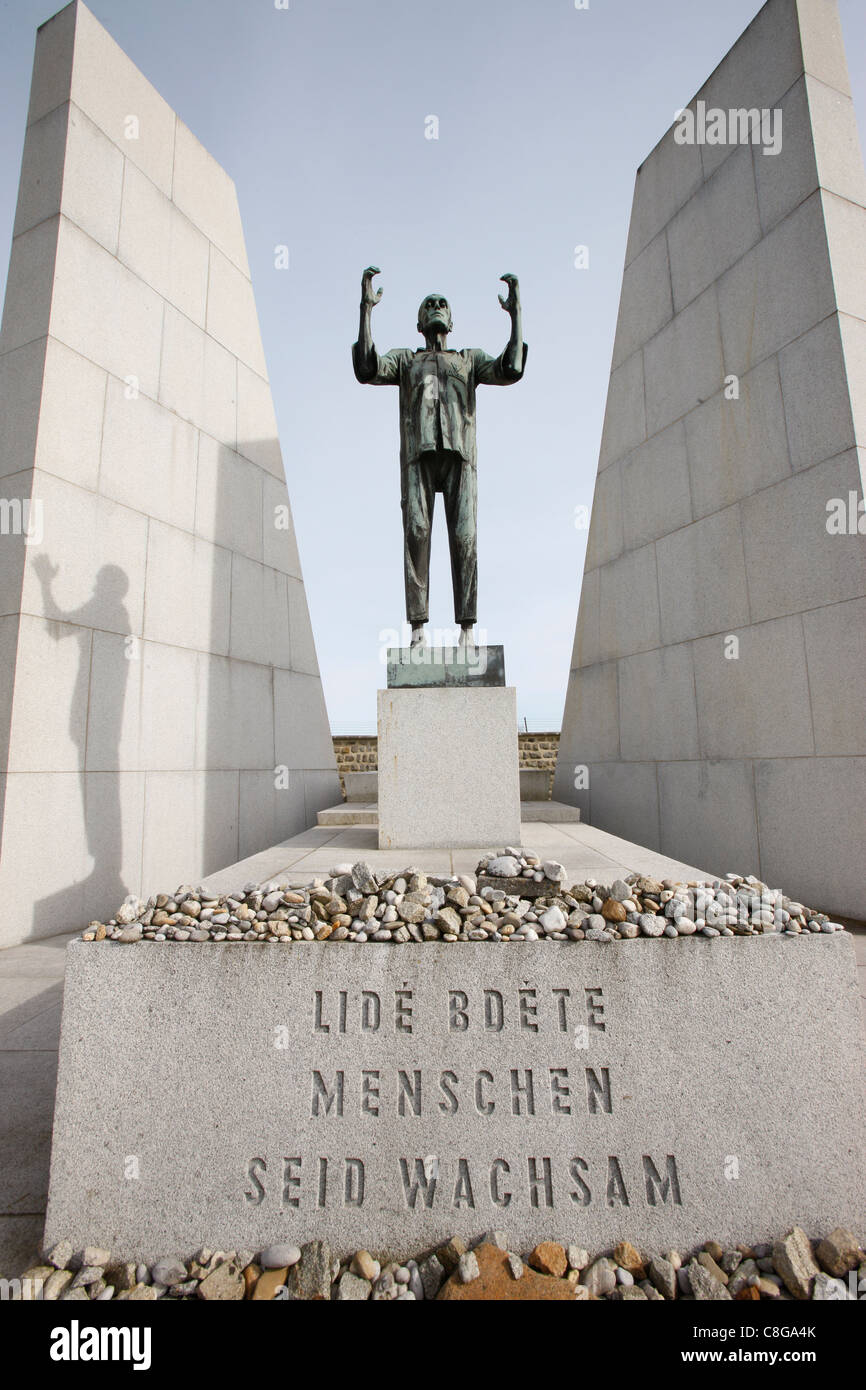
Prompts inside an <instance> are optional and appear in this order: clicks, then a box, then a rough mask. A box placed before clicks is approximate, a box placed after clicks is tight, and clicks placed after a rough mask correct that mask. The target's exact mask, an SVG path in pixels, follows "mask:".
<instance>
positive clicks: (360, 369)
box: [352, 265, 382, 381]
mask: <svg viewBox="0 0 866 1390" xmlns="http://www.w3.org/2000/svg"><path fill="white" fill-rule="evenodd" d="M378 274H379V267H378V266H377V265H368V266H367V269H366V270H365V271H364V273H363V275H362V276H361V318H360V323H359V325H358V341H357V343H356V344H355V346H354V348H353V349H352V362H353V364H354V367H355V375H356V376H357V377H358V380H359V381H364V380H366V381H369V380H370V378H371V377H372V376H374V375H375V372H376V353H375V349H374V347H373V331H372V327H371V323H370V318H371V315H372V313H373V310H374V309H375V307H376V305H377V304H378V303H379V300H380V299H381V298H382V291H381V289H377V290H374V289H373V276H374V275H378Z"/></svg>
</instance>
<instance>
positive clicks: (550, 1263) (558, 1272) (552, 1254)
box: [527, 1240, 568, 1279]
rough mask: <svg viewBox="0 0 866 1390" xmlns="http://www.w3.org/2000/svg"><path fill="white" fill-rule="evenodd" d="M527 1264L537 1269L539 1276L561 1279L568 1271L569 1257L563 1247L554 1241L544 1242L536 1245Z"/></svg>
mask: <svg viewBox="0 0 866 1390" xmlns="http://www.w3.org/2000/svg"><path fill="white" fill-rule="evenodd" d="M527 1264H529V1265H531V1266H532V1268H533V1269H537V1270H538V1272H539V1274H552V1275H553V1277H554V1278H555V1279H561V1278H562V1276H563V1274H564V1273H565V1271H566V1270H567V1269H568V1257H567V1256H566V1253H565V1250H564V1249H563V1247H562V1246H561V1245H557V1244H556V1242H555V1241H553V1240H543V1241H541V1242H540V1244H538V1245H536V1247H535V1249H534V1250H533V1251H532V1254H531V1255H530V1256H529V1259H528V1260H527Z"/></svg>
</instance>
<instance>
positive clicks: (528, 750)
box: [334, 731, 559, 796]
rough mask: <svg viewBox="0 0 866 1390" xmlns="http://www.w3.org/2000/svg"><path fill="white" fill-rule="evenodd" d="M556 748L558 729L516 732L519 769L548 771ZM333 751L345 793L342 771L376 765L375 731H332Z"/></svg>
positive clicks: (375, 767)
mask: <svg viewBox="0 0 866 1390" xmlns="http://www.w3.org/2000/svg"><path fill="white" fill-rule="evenodd" d="M558 748H559V734H558V732H550V731H548V732H546V733H537V734H536V733H532V734H530V733H520V732H518V735H517V751H518V758H519V764H520V769H521V771H524V772H549V773H550V774H551V777H552V775H553V771H554V769H555V767H556V753H557V749H558ZM334 754H335V756H336V759H337V771H338V773H339V774H340V785H341V788H342V791H343V795H344V796H345V784H344V783H343V774H344V773H346V772H376V771H378V767H379V752H378V739H377V737H376V735H375V734H335V736H334Z"/></svg>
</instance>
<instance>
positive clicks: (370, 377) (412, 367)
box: [352, 343, 528, 467]
mask: <svg viewBox="0 0 866 1390" xmlns="http://www.w3.org/2000/svg"><path fill="white" fill-rule="evenodd" d="M527 351H528V349H527V346H526V344H525V343H524V344H523V345H522V358H521V366H520V370H519V371H516V370H515V369H514V368H513V367H512V366H511V364H510V362H509V357H510V354H509V351H508V348H506V349H505V350H504V352H501V353H500V355H499V356H498V357H491V356H490V354H489V352H485V351H484V350H483V348H463V349H462V350H461V351H460V352H456V351H451V350H449V349H447V348H446V349H445V350H444V351H443V352H429V351H428V350H427V349H426V348H419V349H418V351H417V352H413V351H412V349H411V348H392V349H391V351H390V352H386V353H383V354H382V356H380V355H379V353H378V352H377V351H376V349H375V348H373V349H372V351H371V353H370V357H369V359H368V360H367V361H366V362H364V361H363V360H362V359H361V354H360V351H359V349H358V344H357V343H355V345H354V347H353V348H352V364H353V366H354V368H355V376H356V377H357V378H358V380H359V381H360V382H363V383H364V384H367V385H370V386H399V387H400V461H401V463H402V464H403V466H404V467H405V466H406V465H407V464H410V463H413V462H414V461H415V459H417V458H418V457H419V456H420V455H421V454H425V453H429V452H435V451H438V450H447V451H449V452H451V453H454V454H459V455H460V457H461V458H462V459H463V461H464V463H469V464H472V465H474V464H475V462H476V451H475V388H476V386H510V385H511V384H512V383H513V382H515V381H519V380H520V378H521V377H522V376H523V372H524V368H525V366H526V354H527Z"/></svg>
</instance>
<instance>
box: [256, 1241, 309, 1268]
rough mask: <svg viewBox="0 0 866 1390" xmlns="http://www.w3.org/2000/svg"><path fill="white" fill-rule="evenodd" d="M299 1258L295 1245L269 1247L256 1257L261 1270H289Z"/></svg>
mask: <svg viewBox="0 0 866 1390" xmlns="http://www.w3.org/2000/svg"><path fill="white" fill-rule="evenodd" d="M300 1258H301V1252H300V1250H299V1249H298V1247H297V1245H269V1246H267V1248H266V1249H264V1250H263V1251H262V1252H261V1254H260V1255H259V1256H258V1257H257V1261H256V1263H257V1264H260V1265H261V1267H262V1269H290V1268H291V1267H292V1265H296V1264H297V1263H298V1260H299V1259H300Z"/></svg>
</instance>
